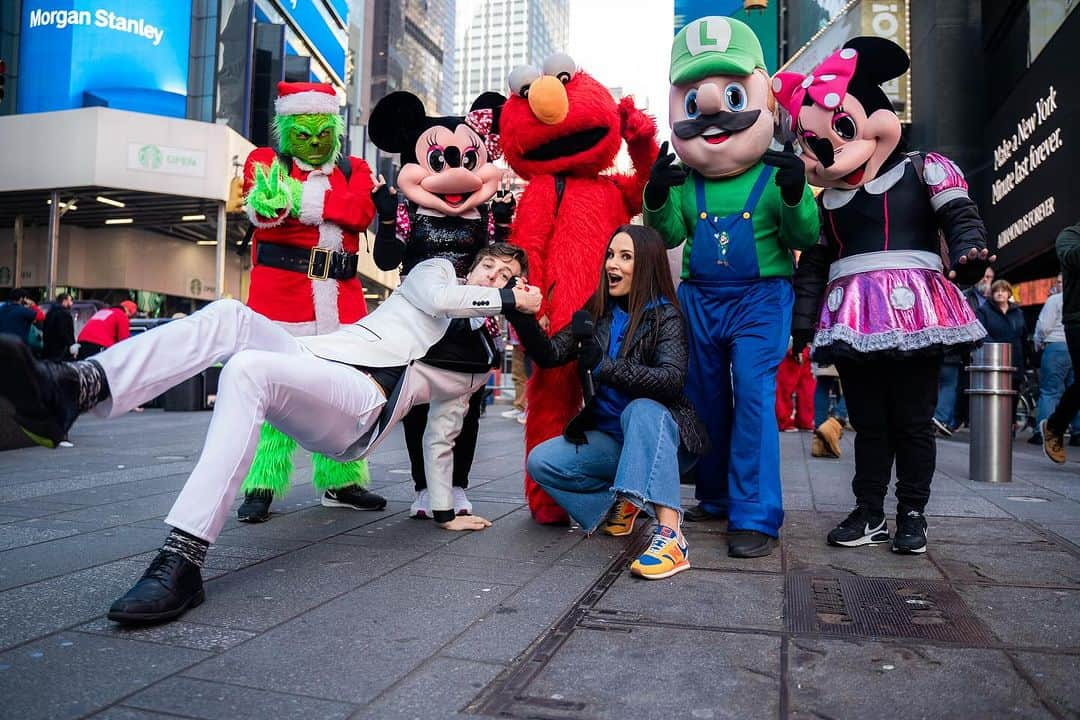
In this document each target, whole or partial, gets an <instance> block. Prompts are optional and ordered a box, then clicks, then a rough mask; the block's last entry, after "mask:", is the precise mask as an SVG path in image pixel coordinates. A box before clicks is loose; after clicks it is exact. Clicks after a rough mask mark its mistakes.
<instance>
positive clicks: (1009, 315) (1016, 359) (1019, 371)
mask: <svg viewBox="0 0 1080 720" xmlns="http://www.w3.org/2000/svg"><path fill="white" fill-rule="evenodd" d="M975 317H977V318H978V319H979V322H981V323H982V326H983V327H984V328H986V342H996V343H1009V344H1010V345H1012V364H1013V367H1015V368H1016V373H1015V374H1016V375H1017V376H1018V377H1022V376H1023V374H1024V366H1025V363H1024V331H1025V325H1024V311H1023V310H1021V309H1020V306H1019V305H1017V304H1016V303H1012V302H1010V303H1009V309H1008V311H1006V312H1001V310H1000V309H999V308H998V306H997V303H995V302H993V301H990V302H986V303H983V306H982V307H980V308H979V309H978V310H976V311H975Z"/></svg>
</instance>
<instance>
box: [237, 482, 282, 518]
mask: <svg viewBox="0 0 1080 720" xmlns="http://www.w3.org/2000/svg"><path fill="white" fill-rule="evenodd" d="M272 502H274V493H273V492H271V491H270V490H252V491H251V492H249V493H244V503H243V504H242V505H241V506H240V507H239V508H237V509H236V519H237V520H239V521H240V522H246V523H261V522H266V521H267V520H269V519H270V503H272Z"/></svg>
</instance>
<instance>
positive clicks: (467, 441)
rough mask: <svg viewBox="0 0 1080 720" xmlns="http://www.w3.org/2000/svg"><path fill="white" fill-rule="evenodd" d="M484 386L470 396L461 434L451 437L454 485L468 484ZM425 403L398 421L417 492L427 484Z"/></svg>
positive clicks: (460, 486) (426, 407)
mask: <svg viewBox="0 0 1080 720" xmlns="http://www.w3.org/2000/svg"><path fill="white" fill-rule="evenodd" d="M486 389H487V388H486V387H482V388H480V389H479V390H477V391H476V392H475V393H473V394H472V397H470V398H469V410H468V412H466V413H465V419H464V421H463V422H462V424H461V434H460V435H458V436H457V440H456V441H454V487H459V488H462V489H465V488H467V487H469V471H470V470H472V463H473V455H475V454H476V436H477V434H478V433H479V432H480V410H481V409H482V408H483V401H484V391H485V390H486ZM428 407H429V406H428V405H416V406H415V407H413V409H412V410H410V411H409V412H408V414H407V415H406V416H405V417H404V418H402V420H401V424H402V425H404V426H405V447H406V448H408V450H409V464H410V465H411V466H412V478H413V485H414V486H415V487H416V490H417V491H418V492H419V491H420V490H425V489H426V488H427V475H425V473H424V428H426V427H427V416H428Z"/></svg>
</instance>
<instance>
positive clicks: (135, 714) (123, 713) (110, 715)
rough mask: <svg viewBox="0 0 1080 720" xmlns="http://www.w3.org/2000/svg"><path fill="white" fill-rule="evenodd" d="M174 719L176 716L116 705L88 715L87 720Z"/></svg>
mask: <svg viewBox="0 0 1080 720" xmlns="http://www.w3.org/2000/svg"><path fill="white" fill-rule="evenodd" d="M176 717H177V716H176V715H171V714H170V715H164V714H162V713H156V712H149V711H147V710H135V709H134V708H127V707H122V706H119V705H118V706H115V707H111V708H109V709H108V710H102V711H101V712H99V713H94V714H93V715H90V716H89V720H176Z"/></svg>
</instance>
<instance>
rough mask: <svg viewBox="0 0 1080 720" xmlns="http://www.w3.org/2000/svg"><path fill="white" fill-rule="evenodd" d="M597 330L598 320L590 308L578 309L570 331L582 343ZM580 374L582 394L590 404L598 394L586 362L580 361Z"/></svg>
mask: <svg viewBox="0 0 1080 720" xmlns="http://www.w3.org/2000/svg"><path fill="white" fill-rule="evenodd" d="M595 332H596V321H594V320H593V316H592V315H590V314H589V311H588V310H578V311H577V312H576V313H574V316H573V319H572V320H571V328H570V333H571V334H572V335H573V336H574V338H575V339H576V340H577V341H578V343H579V344H580V343H581V341H583V340H588V339H589V338H591V337H593V335H594V334H595ZM578 375H580V378H581V395H582V398H583V399H584V400H585V404H586V405H588V404H589V403H590V402H591V401H592V399H593V396H594V395H595V394H596V388H595V387H594V386H593V378H592V369H591V368H587V367H585V364H584V363H580V362H579V363H578Z"/></svg>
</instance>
